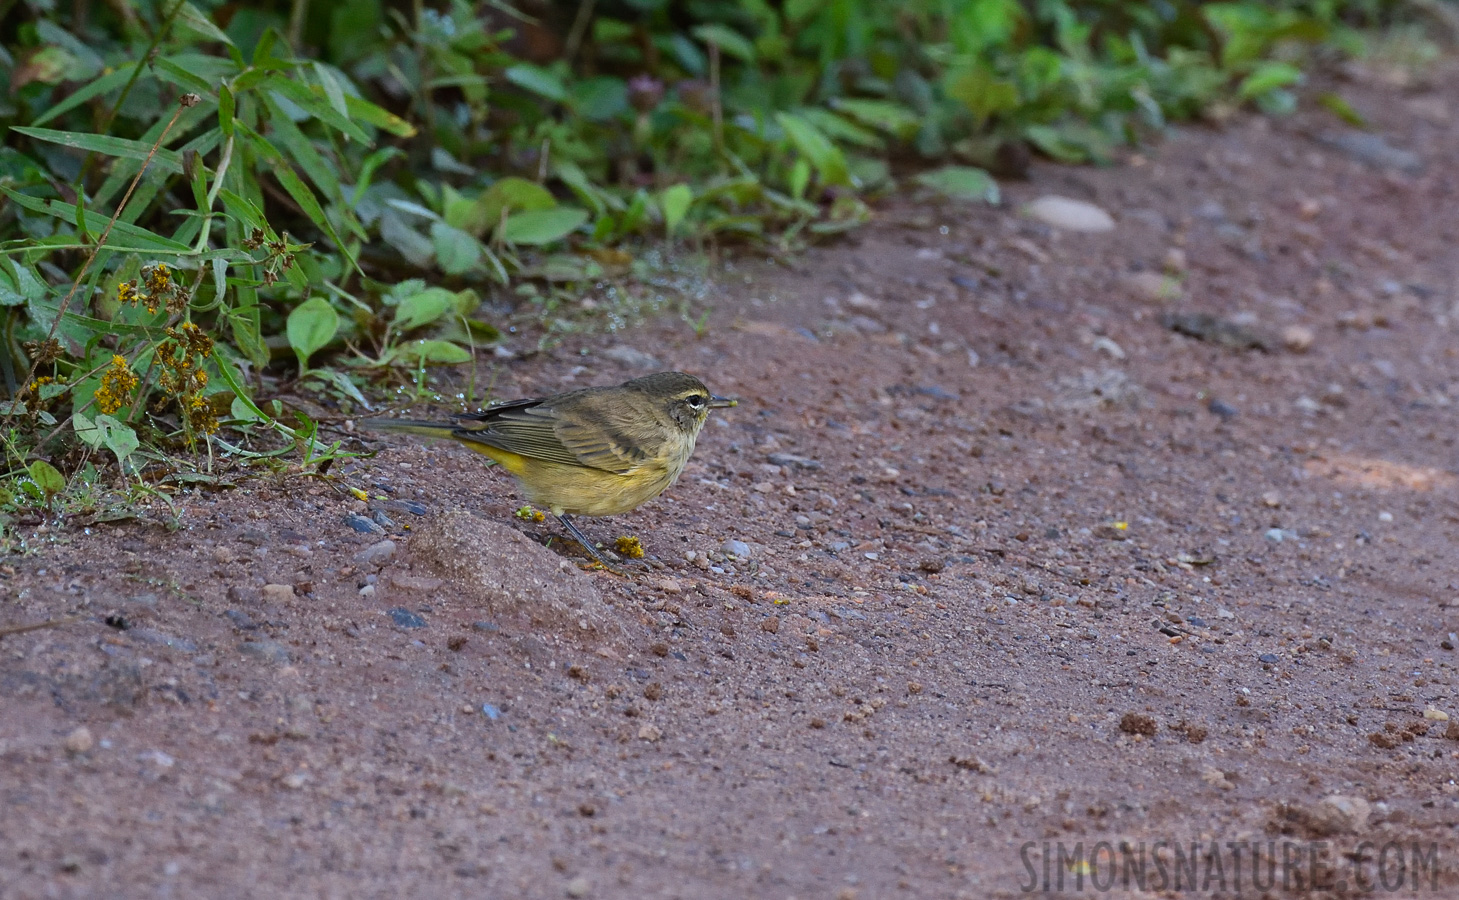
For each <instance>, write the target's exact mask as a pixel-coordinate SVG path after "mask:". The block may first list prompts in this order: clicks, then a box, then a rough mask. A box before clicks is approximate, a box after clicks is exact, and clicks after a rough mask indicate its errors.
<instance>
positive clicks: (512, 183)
mask: <svg viewBox="0 0 1459 900" xmlns="http://www.w3.org/2000/svg"><path fill="white" fill-rule="evenodd" d="M477 203H478V207H479V208H478V210H477V211H476V213H474V214H473V215H472V216H471V217H470V221H471V222H472V223H473V224H480V225H481V226H482V233H483V234H484V233H485V232H486V231H489V230H490V229H492V228H495V227H496V226H497V223H498V222H500V221H501V218H502V211H503V210H505V211H507V212H509V213H514V212H519V211H520V212H531V211H533V210H538V209H552V208H553V207H554V206H556V205H557V198H556V197H554V196H552V192H551V191H549V190H548V189H547V188H545V187H543V186H542V185H540V184H538V183H537V182H535V181H528V180H527V179H525V178H518V177H516V176H515V175H509V176H507V177H506V178H503V179H501V180H499V181H497V182H496V183H495V184H493V185H492V186H491V187H489V188H487V189H486V190H484V191H482V192H481V197H480V199H479V200H478V201H477Z"/></svg>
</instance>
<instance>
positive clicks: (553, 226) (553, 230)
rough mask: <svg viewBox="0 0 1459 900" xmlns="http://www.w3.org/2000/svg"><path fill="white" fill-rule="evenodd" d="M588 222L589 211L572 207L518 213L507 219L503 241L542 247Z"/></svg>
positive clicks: (503, 229) (502, 236) (503, 230)
mask: <svg viewBox="0 0 1459 900" xmlns="http://www.w3.org/2000/svg"><path fill="white" fill-rule="evenodd" d="M587 220H588V211H587V210H585V209H575V208H572V207H562V208H558V209H539V210H532V211H530V212H522V213H516V214H514V215H510V216H508V217H507V222H506V225H505V226H504V227H503V228H502V234H501V239H502V240H504V241H506V242H507V243H509V244H526V245H528V246H533V247H540V246H542V245H543V244H550V243H552V242H553V241H560V240H562V239H563V238H565V237H567V236H568V235H569V234H572V233H573V231H575V230H576V229H577V228H578V226H580V225H582V224H583V223H584V222H586V221H587Z"/></svg>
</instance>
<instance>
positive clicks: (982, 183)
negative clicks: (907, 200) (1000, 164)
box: [917, 166, 998, 203]
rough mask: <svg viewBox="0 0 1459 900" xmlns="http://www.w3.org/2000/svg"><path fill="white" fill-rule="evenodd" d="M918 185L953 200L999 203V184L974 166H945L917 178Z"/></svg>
mask: <svg viewBox="0 0 1459 900" xmlns="http://www.w3.org/2000/svg"><path fill="white" fill-rule="evenodd" d="M917 183H918V184H920V185H922V186H923V187H925V188H929V189H931V190H934V191H936V192H937V193H939V194H941V195H942V196H944V197H947V198H949V199H951V200H975V201H982V202H984V203H997V202H998V182H996V181H994V180H993V176H991V175H989V174H988V173H987V172H985V171H983V170H982V169H977V168H973V167H972V166H944V167H942V168H941V169H934V170H933V171H931V172H923V173H922V174H920V175H918V176H917Z"/></svg>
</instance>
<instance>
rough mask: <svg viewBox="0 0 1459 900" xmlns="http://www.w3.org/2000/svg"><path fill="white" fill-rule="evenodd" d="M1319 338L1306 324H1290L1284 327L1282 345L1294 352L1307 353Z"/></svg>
mask: <svg viewBox="0 0 1459 900" xmlns="http://www.w3.org/2000/svg"><path fill="white" fill-rule="evenodd" d="M1315 340H1317V334H1316V333H1315V332H1314V331H1313V330H1312V329H1311V328H1308V327H1307V326H1305V325H1288V326H1287V327H1286V328H1283V329H1282V346H1284V347H1286V348H1287V349H1288V350H1291V351H1292V352H1293V353H1306V352H1307V351H1308V350H1309V349H1311V347H1312V342H1313V341H1315Z"/></svg>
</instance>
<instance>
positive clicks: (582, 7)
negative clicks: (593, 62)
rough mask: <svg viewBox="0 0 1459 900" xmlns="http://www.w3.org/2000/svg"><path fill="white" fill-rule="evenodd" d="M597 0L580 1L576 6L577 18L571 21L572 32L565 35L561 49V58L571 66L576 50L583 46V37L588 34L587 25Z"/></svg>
mask: <svg viewBox="0 0 1459 900" xmlns="http://www.w3.org/2000/svg"><path fill="white" fill-rule="evenodd" d="M596 3H597V0H582V3H581V4H579V5H578V14H577V18H575V19H573V20H572V30H571V31H569V32H568V33H567V41H566V42H565V43H564V44H563V47H562V58H563V59H565V60H567V64H568V65H572V62H573V60H574V59H576V58H577V55H578V48H580V47H581V46H582V44H583V35H585V34H587V32H588V24H589V23H591V22H592V21H593V6H594V5H595V4H596Z"/></svg>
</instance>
